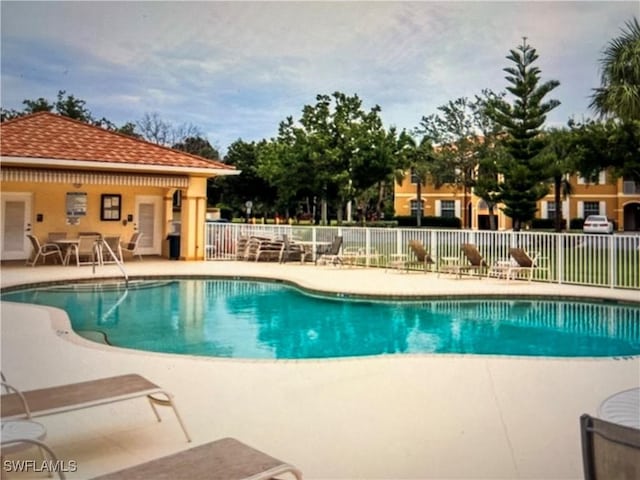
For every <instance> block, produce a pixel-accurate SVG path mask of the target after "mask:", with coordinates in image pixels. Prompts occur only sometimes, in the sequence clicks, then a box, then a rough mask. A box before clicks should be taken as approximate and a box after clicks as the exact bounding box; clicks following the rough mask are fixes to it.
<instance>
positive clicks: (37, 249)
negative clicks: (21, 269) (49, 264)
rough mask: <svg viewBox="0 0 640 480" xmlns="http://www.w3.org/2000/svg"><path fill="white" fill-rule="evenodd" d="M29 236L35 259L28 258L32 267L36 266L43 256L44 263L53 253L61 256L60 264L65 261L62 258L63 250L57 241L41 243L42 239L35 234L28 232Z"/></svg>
mask: <svg viewBox="0 0 640 480" xmlns="http://www.w3.org/2000/svg"><path fill="white" fill-rule="evenodd" d="M27 238H28V239H29V241H30V242H31V246H32V247H33V260H32V261H31V262H30V261H29V260H27V265H30V266H32V267H35V266H36V263H37V262H38V259H40V258H41V257H42V263H44V261H45V260H46V258H47V257H49V256H51V255H54V256H55V255H57V256H58V258H60V264H62V263H64V259H63V258H62V250H60V247H59V246H58V245H56V244H55V243H44V244H42V245H41V244H40V240H38V238H37V237H36V236H35V235H31V234H27Z"/></svg>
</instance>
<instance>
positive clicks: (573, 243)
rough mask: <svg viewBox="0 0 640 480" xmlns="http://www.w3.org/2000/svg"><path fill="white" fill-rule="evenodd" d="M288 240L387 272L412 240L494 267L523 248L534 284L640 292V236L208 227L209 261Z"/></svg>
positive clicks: (440, 253)
mask: <svg viewBox="0 0 640 480" xmlns="http://www.w3.org/2000/svg"><path fill="white" fill-rule="evenodd" d="M283 234H286V235H288V236H289V238H293V239H298V240H301V241H305V242H312V243H313V242H330V241H331V240H332V238H333V237H334V236H336V235H341V236H342V237H343V248H345V249H349V250H352V251H353V250H360V251H362V252H363V253H364V255H363V258H364V259H365V263H364V265H366V266H369V259H370V258H376V259H377V261H376V262H375V264H372V265H371V266H377V267H382V268H385V267H386V266H388V265H389V263H390V262H391V259H392V258H393V257H394V256H397V255H398V254H405V255H407V256H409V257H410V256H411V255H412V253H411V251H410V249H409V240H418V241H420V242H422V243H423V244H424V246H425V248H426V249H427V250H428V251H429V252H430V253H431V255H432V256H433V257H435V258H436V260H437V259H439V258H443V257H458V256H460V246H461V245H462V244H463V243H473V244H475V245H476V246H477V247H478V249H479V250H480V253H481V254H482V255H483V257H484V258H485V259H486V260H487V262H488V263H489V265H492V264H493V263H495V262H497V261H504V260H507V259H508V258H509V248H510V247H522V248H524V249H525V250H526V251H528V252H529V253H530V254H534V253H535V254H537V257H538V259H539V267H540V268H538V269H537V270H536V271H535V275H534V280H537V281H543V282H555V283H567V284H576V285H592V286H599V287H611V288H630V289H640V235H584V234H575V233H561V234H557V233H547V232H512V231H501V232H493V231H474V230H444V229H417V228H395V229H394V228H365V227H362V228H361V227H337V226H332V227H311V226H296V225H260V224H258V225H252V224H219V223H207V224H206V227H205V244H206V259H207V260H224V259H227V260H229V259H235V258H236V255H237V252H236V245H237V243H238V240H239V239H240V238H241V237H249V236H273V237H275V236H281V235H283ZM314 250H315V249H314ZM371 263H373V262H371Z"/></svg>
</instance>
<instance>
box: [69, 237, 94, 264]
mask: <svg viewBox="0 0 640 480" xmlns="http://www.w3.org/2000/svg"><path fill="white" fill-rule="evenodd" d="M99 239H100V236H98V235H79V236H78V243H77V244H75V245H71V247H70V248H69V250H67V259H66V260H65V263H68V261H69V258H68V257H69V256H70V255H75V257H76V264H77V265H78V267H79V266H80V265H93V264H98V265H100V264H101V263H102V255H101V254H102V252H101V251H100V248H99V245H98V240H99Z"/></svg>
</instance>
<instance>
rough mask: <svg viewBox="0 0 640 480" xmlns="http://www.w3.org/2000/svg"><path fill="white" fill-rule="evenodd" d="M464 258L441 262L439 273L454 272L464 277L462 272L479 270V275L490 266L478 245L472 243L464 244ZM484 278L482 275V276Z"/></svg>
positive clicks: (459, 276)
mask: <svg viewBox="0 0 640 480" xmlns="http://www.w3.org/2000/svg"><path fill="white" fill-rule="evenodd" d="M462 255H463V257H464V258H463V260H462V261H461V262H457V263H448V264H441V265H440V268H439V269H438V275H440V273H453V274H456V275H457V276H458V278H462V272H471V271H476V272H478V276H479V277H480V275H481V274H482V272H483V271H484V270H485V269H486V268H487V267H488V265H487V262H486V261H485V259H484V258H483V257H482V254H481V253H480V252H479V251H478V247H476V246H475V245H473V244H471V243H463V244H462ZM480 278H482V277H480Z"/></svg>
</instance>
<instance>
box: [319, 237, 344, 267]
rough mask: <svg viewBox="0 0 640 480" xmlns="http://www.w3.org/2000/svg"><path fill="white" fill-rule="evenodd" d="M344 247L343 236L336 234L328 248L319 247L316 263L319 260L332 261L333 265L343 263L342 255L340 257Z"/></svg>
mask: <svg viewBox="0 0 640 480" xmlns="http://www.w3.org/2000/svg"><path fill="white" fill-rule="evenodd" d="M341 249H342V236H341V235H336V236H335V237H333V240H332V242H331V245H329V246H328V248H326V249H318V251H317V252H316V265H317V264H318V263H319V262H323V263H331V264H332V265H337V264H340V265H342V257H340V250H341Z"/></svg>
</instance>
